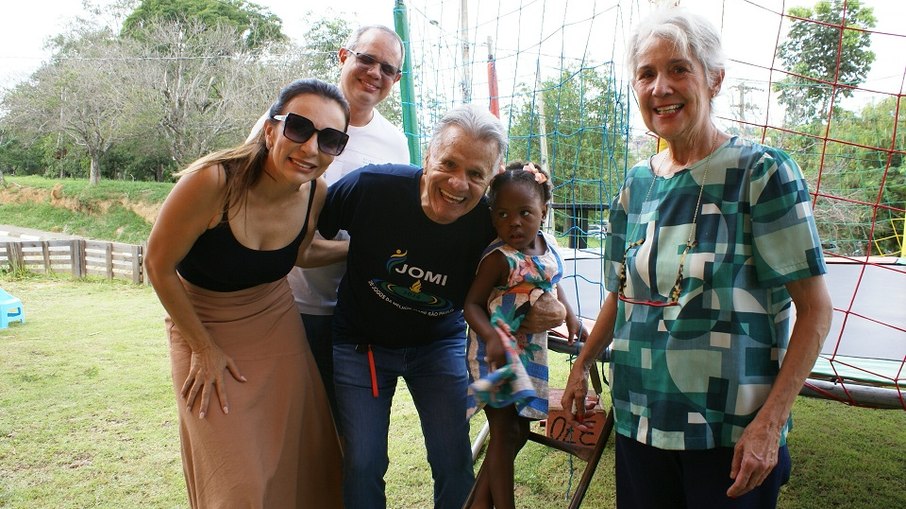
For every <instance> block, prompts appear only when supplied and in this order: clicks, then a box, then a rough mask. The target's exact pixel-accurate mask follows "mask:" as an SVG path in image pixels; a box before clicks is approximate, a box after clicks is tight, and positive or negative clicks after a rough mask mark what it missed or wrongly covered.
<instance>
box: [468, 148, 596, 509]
mask: <svg viewBox="0 0 906 509" xmlns="http://www.w3.org/2000/svg"><path fill="white" fill-rule="evenodd" d="M550 199H551V183H550V181H549V179H548V176H547V175H546V174H545V173H544V172H543V171H542V170H540V169H539V168H538V167H537V166H535V165H534V164H532V163H522V162H517V163H511V164H510V165H508V166H507V168H506V171H504V172H503V173H500V174H498V175H497V176H495V177H494V178H493V180H491V184H490V187H489V188H488V200H489V202H490V206H491V220H492V221H493V223H494V228H495V229H496V230H497V236H498V238H497V239H496V240H494V242H492V243H491V245H490V246H488V248H487V249H486V250H485V253H484V255H483V258H482V260H481V263H480V265H479V266H478V271H477V273H476V275H475V280H474V281H473V282H472V286H471V288H470V289H469V293H468V295H467V296H466V302H465V306H464V312H465V317H466V321H468V323H469V348H468V352H467V362H468V366H469V377H470V380H471V381H472V382H473V383H472V385H471V386H470V387H469V389H470V390H469V396H470V400H471V401H470V403H472V405H471V408H470V415H472V414H474V413H475V412H476V411H477V410H478V409H479V408H481V407H484V411H485V414H486V415H487V418H488V423H489V425H490V431H491V437H490V442H489V443H488V451H487V456H486V457H485V464H484V465H483V466H482V472H483V474H480V475H479V476H478V479H477V480H476V485H475V489H474V495H475V496H474V501H473V505H472V506H471V507H496V508H498V509H500V508H509V507H514V506H515V500H514V494H513V460H514V459H515V457H516V454H517V453H518V452H519V450H520V449H521V448H522V446H523V445H525V442H526V440H527V439H528V433H529V423H530V420H537V419H544V418H546V417H547V379H548V374H547V331H546V329H545V330H544V331H539V330H531V331H520V330H519V327H520V325H521V324H522V322H523V320H524V319H525V317H526V315H527V314H529V313H532V314H534V313H539V314H542V315H544V316H545V317H548V318H549V317H551V316H556V317H557V319H558V322H559V323H562V321H563V318H564V317H565V318H566V322H567V330H568V331H569V339H570V342H572V340H573V339H575V337H576V336H577V334H579V333H580V330H581V323H580V321H579V318H578V317H577V316H576V315H575V314H574V313H573V312H572V310H571V309H570V306H569V304H568V303H567V301H566V299H565V298H564V294H563V292H562V290H561V289H560V288H559V287H558V286H557V282H558V281H559V280H560V277H561V276H562V267H563V263H562V261H561V259H560V256H559V254H558V253H557V251H556V248H555V246H556V242H555V241H554V239H553V238H551V237H550V236H548V235H546V234H544V233H543V232H541V231H540V228H541V223H542V221H543V220H544V218H545V216H546V215H547V204H548V202H549V201H550ZM554 292H556V294H555V293H554ZM555 295H556V296H555ZM517 331H518V332H517Z"/></svg>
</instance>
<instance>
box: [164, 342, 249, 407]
mask: <svg viewBox="0 0 906 509" xmlns="http://www.w3.org/2000/svg"><path fill="white" fill-rule="evenodd" d="M224 370H229V372H230V374H231V375H232V376H233V378H235V379H236V380H237V381H239V382H245V381H246V378H245V377H244V376H242V374H241V373H239V368H238V367H237V366H236V363H235V362H233V359H232V358H230V357H229V356H227V355H226V354H224V353H223V350H221V349H220V348H218V347H217V346H211V347H208V348H204V349H202V350H198V351H192V360H191V363H190V364H189V375H188V376H187V377H186V381H185V383H183V385H182V390H181V391H180V394H181V395H182V397H183V399H184V400H185V401H186V408H188V409H189V410H190V411H191V409H192V407H193V406H194V405H195V401H196V399H197V398H198V396H199V394H200V395H201V402H200V403H199V406H198V418H199V419H204V416H205V414H207V411H208V405H209V404H210V402H211V393H212V392H215V391H216V393H217V399H218V400H219V401H220V408H221V410H223V413H225V414H229V413H230V404H229V401H228V400H227V393H226V387H225V386H224V380H223V372H224Z"/></svg>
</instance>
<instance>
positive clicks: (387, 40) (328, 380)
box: [252, 25, 409, 414]
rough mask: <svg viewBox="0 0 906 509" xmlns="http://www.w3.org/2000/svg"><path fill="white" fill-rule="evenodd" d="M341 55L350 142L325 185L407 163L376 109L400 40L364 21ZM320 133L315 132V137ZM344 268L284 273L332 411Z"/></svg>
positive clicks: (342, 235) (395, 65)
mask: <svg viewBox="0 0 906 509" xmlns="http://www.w3.org/2000/svg"><path fill="white" fill-rule="evenodd" d="M339 60H340V66H341V70H340V82H339V87H340V90H341V91H342V92H343V95H344V96H345V97H346V100H347V101H348V102H349V128H348V129H347V134H348V135H349V142H348V143H347V145H346V148H345V150H344V151H343V153H342V154H340V155H339V156H337V157H336V158H335V159H334V161H333V163H332V164H331V165H330V166H329V167H328V168H327V171H326V172H325V173H324V179H325V180H326V181H327V184H328V185H329V184H333V183H334V182H336V181H337V180H339V179H340V178H341V177H343V176H344V175H346V174H348V173H350V172H352V171H353V170H356V169H358V168H361V167H363V166H367V165H370V164H385V163H398V164H406V163H408V162H409V148H408V145H407V142H406V137H405V135H403V133H402V132H401V131H400V130H399V128H397V127H396V126H394V125H393V124H391V123H390V121H388V120H387V119H386V118H384V116H383V115H381V113H380V112H379V111H378V110H377V108H376V106H377V105H378V104H380V103H381V102H382V101H383V100H384V99H386V98H387V96H389V95H390V92H391V90H392V89H393V85H394V84H395V83H396V82H398V81H399V80H400V75H401V73H400V67H401V66H402V65H403V41H402V40H401V39H400V37H399V36H398V35H397V34H396V32H394V31H393V30H391V29H390V28H388V27H386V26H383V25H367V26H363V27H360V28H359V29H357V30H356V31H355V32H354V33H353V34H352V35H351V36H350V37H349V40H348V41H347V42H346V45H345V47H343V48H340V50H339ZM265 117H266V115H265ZM265 117H262V119H261V120H259V124H258V125H256V126H255V128H253V129H252V136H254V135H255V134H257V132H258V129H260V126H261V125H263V124H264V119H265ZM320 137H321V135H320V134H319V141H320ZM348 238H349V236H348V235H347V234H346V232H345V231H340V232H339V233H338V235H337V237H335V240H344V239H348ZM345 270H346V262H345V261H344V262H341V263H337V264H334V265H328V266H326V267H318V268H306V269H303V268H299V267H296V268H294V269H293V270H292V271H291V272H290V274H289V275H288V276H287V279H288V281H289V285H290V288H292V291H293V297H294V298H295V300H296V307H297V309H298V310H299V313H300V314H301V315H302V322H303V323H304V324H305V334H306V336H307V337H308V343H309V345H310V347H311V351H312V355H313V356H314V358H315V362H316V363H317V365H318V371H319V372H320V375H321V380H322V381H323V382H324V388H325V390H326V391H327V397H328V399H329V400H330V405H331V409H332V410H333V411H334V414H336V397H335V395H334V386H333V341H332V334H331V328H332V325H331V323H332V319H333V312H334V307H335V306H336V303H337V287H338V286H339V284H340V279H341V278H342V277H343V273H344V272H345Z"/></svg>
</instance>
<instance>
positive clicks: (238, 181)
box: [177, 78, 349, 209]
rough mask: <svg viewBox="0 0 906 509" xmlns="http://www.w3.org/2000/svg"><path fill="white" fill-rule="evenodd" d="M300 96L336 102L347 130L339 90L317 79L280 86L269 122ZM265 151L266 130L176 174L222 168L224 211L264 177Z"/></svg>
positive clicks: (345, 105)
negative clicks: (215, 166)
mask: <svg viewBox="0 0 906 509" xmlns="http://www.w3.org/2000/svg"><path fill="white" fill-rule="evenodd" d="M302 94H312V95H316V96H319V97H323V98H325V99H329V100H332V101H333V102H335V103H337V105H338V106H340V108H341V109H342V110H343V115H344V116H345V117H346V125H345V126H344V127H343V130H344V131H345V130H346V129H347V128H348V127H349V103H347V102H346V99H345V98H343V93H342V92H340V89H339V88H337V87H336V86H334V85H331V84H329V83H325V82H323V81H321V80H318V79H313V78H307V79H299V80H296V81H293V82H292V83H290V84H288V85H286V86H285V87H283V89H282V90H280V93H279V94H278V95H277V99H276V100H275V101H274V103H273V104H272V105H271V107H270V110H268V120H267V121H268V122H274V123H275V122H277V121H276V120H274V115H280V114H282V113H284V111H283V110H284V108H286V105H287V104H288V103H289V102H290V101H292V100H293V99H295V98H296V97H297V96H299V95H302ZM267 152H268V148H267V145H266V142H265V129H264V128H262V129H260V130H259V131H258V135H257V136H256V137H254V138H252V139H251V140H248V141H246V142H245V143H243V144H242V145H239V146H238V147H233V148H228V149H225V150H220V151H217V152H214V153H211V154H208V155H206V156H204V157H202V158H200V159H198V160H197V161H195V162H193V163H192V164H190V165H189V167H188V168H186V169H185V170H182V171H181V172H179V173H178V174H177V175H178V176H183V175H185V174H187V173H192V172H194V171H198V170H200V169H202V168H206V167H208V166H214V165H218V164H219V165H222V166H223V170H224V173H225V174H226V186H227V188H226V189H227V190H226V201H225V203H224V208H225V209H226V208H230V207H232V206H234V205H236V204H238V203H240V202H243V201H245V198H246V196H247V195H248V191H249V189H251V187H252V186H253V185H255V183H257V182H258V179H260V178H261V176H262V175H264V162H265V161H266V160H267Z"/></svg>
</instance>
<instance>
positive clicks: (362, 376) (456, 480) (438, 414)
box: [333, 337, 475, 509]
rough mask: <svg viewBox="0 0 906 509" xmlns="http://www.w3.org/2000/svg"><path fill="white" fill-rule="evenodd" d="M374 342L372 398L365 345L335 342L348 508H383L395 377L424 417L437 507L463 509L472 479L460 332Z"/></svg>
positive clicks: (465, 385)
mask: <svg viewBox="0 0 906 509" xmlns="http://www.w3.org/2000/svg"><path fill="white" fill-rule="evenodd" d="M372 348H373V352H374V360H375V366H376V372H377V385H378V390H379V393H378V397H376V398H375V397H374V396H373V395H372V389H371V371H370V369H369V366H368V355H367V354H366V353H364V349H361V350H362V353H360V352H358V351H356V346H355V345H351V344H344V343H338V344H335V345H334V347H333V355H334V382H335V387H336V395H337V409H338V414H337V415H338V418H337V426H338V428H339V430H340V433H341V434H342V436H343V438H344V439H345V447H344V458H343V467H344V472H343V500H344V503H345V506H346V509H363V508H368V509H371V508H379V509H383V508H384V507H386V506H387V499H386V496H385V494H384V474H385V473H386V472H387V467H388V465H389V464H390V460H389V458H388V457H387V434H388V430H389V427H390V406H391V403H392V401H393V394H394V392H395V391H396V383H397V380H398V379H399V377H403V379H404V380H405V381H406V385H407V386H408V387H409V392H410V393H411V394H412V400H413V401H414V403H415V408H416V410H417V411H418V416H419V420H420V421H421V427H422V434H423V436H424V438H425V448H426V449H427V451H428V463H429V464H430V465H431V475H432V477H433V478H434V507H435V508H437V509H460V508H461V507H462V505H463V503H464V502H465V500H466V498H467V497H468V495H469V491H470V490H471V488H472V484H473V483H474V480H475V477H474V474H473V470H472V453H471V445H470V443H469V424H468V421H467V419H466V390H467V388H468V375H467V373H466V364H465V337H455V338H449V339H443V340H437V341H434V342H432V343H431V344H429V345H426V346H420V347H411V348H382V347H377V346H375V347H372ZM394 505H397V504H394Z"/></svg>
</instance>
